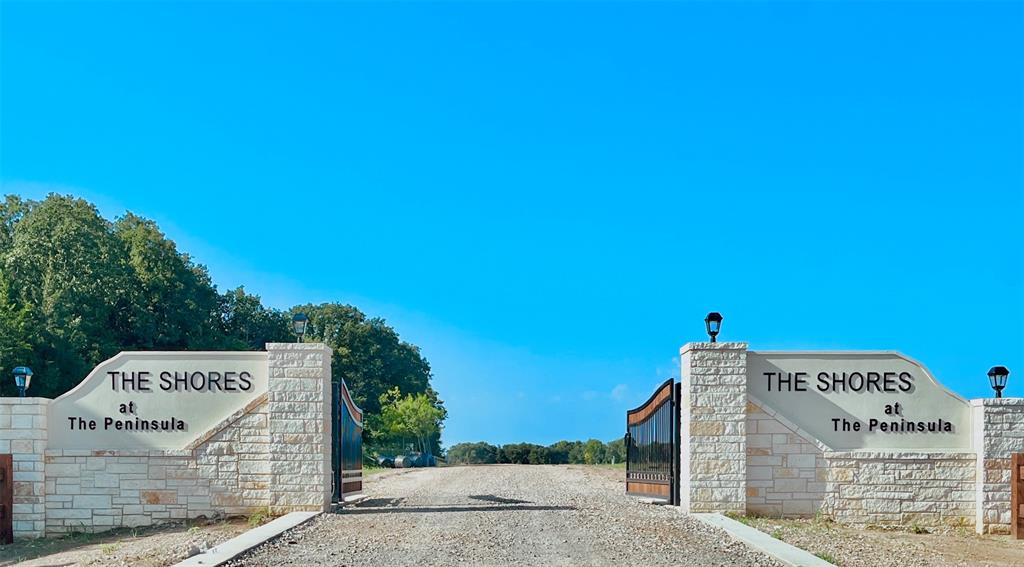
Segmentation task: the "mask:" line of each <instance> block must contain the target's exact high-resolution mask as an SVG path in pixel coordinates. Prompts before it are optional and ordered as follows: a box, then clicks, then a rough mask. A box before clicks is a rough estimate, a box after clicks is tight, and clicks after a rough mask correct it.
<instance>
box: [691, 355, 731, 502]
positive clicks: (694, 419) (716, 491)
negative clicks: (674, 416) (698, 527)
mask: <svg viewBox="0 0 1024 567" xmlns="http://www.w3.org/2000/svg"><path fill="white" fill-rule="evenodd" d="M679 354H680V356H681V358H682V360H681V367H682V368H681V370H682V384H683V386H682V401H681V404H682V407H681V408H680V409H681V411H680V419H681V421H682V423H681V424H680V433H681V435H682V440H681V443H680V446H681V448H682V455H681V456H680V463H681V464H680V469H681V471H680V473H681V477H682V478H681V481H680V490H681V495H680V503H681V505H682V506H683V509H684V510H686V511H688V512H739V513H744V512H745V511H746V507H747V473H746V464H747V442H746V432H747V429H746V428H747V425H746V423H747V413H746V411H747V343H687V344H686V345H684V346H683V348H682V349H680V351H679Z"/></svg>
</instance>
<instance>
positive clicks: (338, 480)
mask: <svg viewBox="0 0 1024 567" xmlns="http://www.w3.org/2000/svg"><path fill="white" fill-rule="evenodd" d="M331 388H332V390H331V394H332V399H331V401H332V403H331V484H332V488H333V491H332V495H333V496H332V502H335V503H337V504H343V503H344V502H345V497H346V496H352V495H353V494H358V493H360V492H362V490H363V410H361V409H359V406H357V405H356V404H355V402H354V401H353V400H352V395H351V394H350V393H349V391H348V386H347V385H346V384H345V381H344V380H342V381H341V382H334V383H332V384H331Z"/></svg>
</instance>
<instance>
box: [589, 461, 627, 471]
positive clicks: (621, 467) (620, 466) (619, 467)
mask: <svg viewBox="0 0 1024 567" xmlns="http://www.w3.org/2000/svg"><path fill="white" fill-rule="evenodd" d="M588 466H591V467H601V468H602V469H615V470H626V463H625V462H621V463H615V464H614V465H613V464H609V463H603V464H600V465H588Z"/></svg>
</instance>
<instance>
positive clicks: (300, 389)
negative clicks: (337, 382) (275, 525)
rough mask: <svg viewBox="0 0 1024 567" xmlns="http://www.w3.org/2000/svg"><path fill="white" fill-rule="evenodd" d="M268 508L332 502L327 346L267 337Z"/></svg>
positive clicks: (282, 509) (299, 508) (314, 506)
mask: <svg viewBox="0 0 1024 567" xmlns="http://www.w3.org/2000/svg"><path fill="white" fill-rule="evenodd" d="M267 360H268V364H269V367H270V368H269V370H270V377H269V379H270V385H269V392H268V396H267V416H268V421H269V426H270V493H271V507H270V508H271V512H272V513H274V514H283V513H287V512H295V511H303V510H306V511H319V510H327V509H328V508H329V507H330V505H331V349H330V348H328V347H327V346H326V345H324V344H322V343H269V344H268V345H267Z"/></svg>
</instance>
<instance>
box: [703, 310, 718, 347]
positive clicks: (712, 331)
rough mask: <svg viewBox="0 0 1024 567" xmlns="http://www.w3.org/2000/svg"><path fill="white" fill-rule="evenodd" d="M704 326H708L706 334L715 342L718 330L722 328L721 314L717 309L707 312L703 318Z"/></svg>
mask: <svg viewBox="0 0 1024 567" xmlns="http://www.w3.org/2000/svg"><path fill="white" fill-rule="evenodd" d="M704 326H705V327H707V328H708V336H709V337H711V342H715V337H717V336H718V331H720V330H721V329H722V314H721V313H719V312H717V311H712V312H711V313H708V316H707V317H705V318H704Z"/></svg>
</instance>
